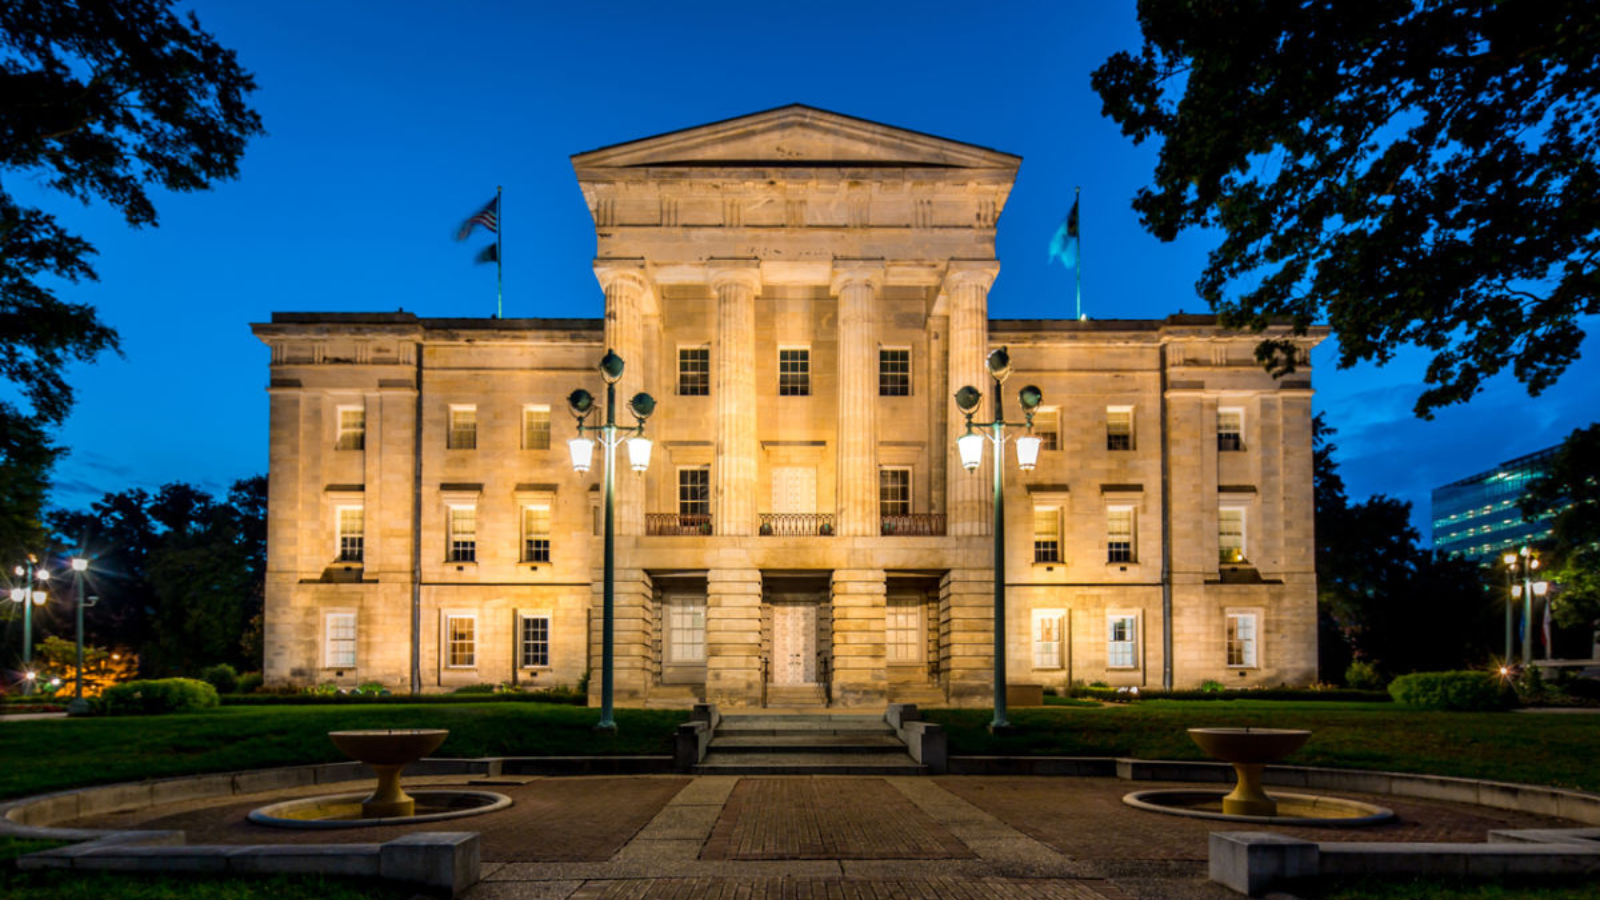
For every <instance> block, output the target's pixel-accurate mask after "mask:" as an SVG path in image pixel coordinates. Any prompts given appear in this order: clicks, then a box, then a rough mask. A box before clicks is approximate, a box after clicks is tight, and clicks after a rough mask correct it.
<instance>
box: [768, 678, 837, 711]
mask: <svg viewBox="0 0 1600 900" xmlns="http://www.w3.org/2000/svg"><path fill="white" fill-rule="evenodd" d="M827 705H828V697H827V695H826V694H824V693H823V692H822V685H820V684H769V685H767V706H769V707H772V708H776V709H821V708H823V707H825V706H827Z"/></svg>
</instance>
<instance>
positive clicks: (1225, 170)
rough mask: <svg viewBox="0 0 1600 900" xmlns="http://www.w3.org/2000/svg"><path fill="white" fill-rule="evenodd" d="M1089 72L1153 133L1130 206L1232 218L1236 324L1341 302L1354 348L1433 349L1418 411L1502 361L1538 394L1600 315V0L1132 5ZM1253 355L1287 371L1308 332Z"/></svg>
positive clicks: (1187, 221)
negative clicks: (1130, 20) (1599, 6)
mask: <svg viewBox="0 0 1600 900" xmlns="http://www.w3.org/2000/svg"><path fill="white" fill-rule="evenodd" d="M1139 23H1140V26H1141V28H1142V30H1143V36H1144V42H1143V46H1142V47H1141V48H1140V50H1139V51H1138V52H1137V53H1129V52H1126V51H1124V52H1119V53H1116V54H1115V55H1113V56H1112V57H1111V58H1110V59H1108V60H1107V61H1106V62H1105V63H1104V64H1103V65H1101V66H1100V68H1099V69H1097V70H1096V71H1095V72H1094V74H1093V78H1092V82H1093V85H1094V88H1095V90H1096V91H1098V92H1099V94H1100V97H1101V99H1102V101H1103V103H1104V110H1103V111H1104V114H1105V115H1107V116H1109V117H1111V118H1112V119H1114V120H1115V121H1116V122H1117V123H1118V124H1119V125H1120V126H1121V127H1122V131H1123V133H1124V134H1125V135H1127V136H1129V137H1130V138H1132V139H1133V140H1134V142H1135V143H1139V142H1142V141H1145V140H1150V139H1155V140H1158V141H1160V142H1161V147H1160V156H1159V161H1158V163H1157V165H1156V170H1155V174H1154V182H1153V184H1152V185H1151V186H1149V187H1146V188H1144V189H1141V190H1140V191H1139V193H1138V195H1137V197H1136V198H1135V200H1134V203H1133V206H1134V209H1135V210H1137V211H1138V213H1139V214H1140V216H1141V217H1142V219H1143V223H1144V226H1145V228H1146V229H1147V230H1149V231H1150V232H1151V233H1152V234H1154V235H1156V236H1157V237H1158V238H1161V239H1162V240H1172V239H1173V238H1174V237H1176V236H1177V235H1178V233H1179V232H1181V231H1183V230H1184V229H1188V228H1197V227H1198V228H1210V229H1217V230H1219V231H1220V232H1221V233H1222V239H1221V243H1220V244H1219V245H1218V246H1217V247H1216V248H1215V249H1214V250H1213V251H1212V252H1211V254H1210V257H1209V260H1208V263H1207V266H1206V269H1205V271H1204V273H1203V274H1202V275H1201V277H1200V280H1199V282H1198V284H1197V285H1196V287H1197V290H1198V291H1199V293H1200V295H1201V296H1202V297H1203V298H1205V299H1206V300H1207V301H1208V302H1210V303H1211V304H1212V306H1213V308H1215V309H1217V310H1218V312H1219V313H1220V314H1221V318H1222V320H1223V321H1224V323H1225V324H1230V325H1236V326H1247V327H1251V328H1254V329H1256V330H1258V331H1259V330H1260V329H1261V328H1263V327H1264V326H1265V325H1266V323H1267V322H1268V320H1269V318H1272V317H1289V318H1290V319H1291V320H1292V321H1293V323H1294V325H1295V327H1296V329H1297V330H1299V331H1301V332H1302V333H1303V332H1304V330H1305V329H1306V328H1307V326H1309V325H1310V324H1311V323H1312V322H1313V321H1317V320H1325V321H1327V322H1328V323H1329V324H1330V325H1331V326H1332V327H1333V330H1334V331H1335V333H1336V334H1337V336H1338V339H1339V354H1340V356H1339V365H1340V366H1341V367H1347V366H1350V365H1353V364H1354V363H1356V362H1357V361H1359V360H1377V361H1379V362H1383V361H1387V360H1388V359H1389V358H1390V357H1391V356H1392V355H1393V353H1394V352H1395V350H1396V349H1397V348H1398V347H1400V346H1401V345H1406V344H1411V345H1417V346H1420V347H1423V348H1426V349H1427V350H1428V351H1431V353H1432V358H1431V362H1430V364H1429V366H1428V369H1427V374H1426V382H1427V384H1428V388H1427V389H1426V390H1425V391H1424V392H1423V393H1422V394H1421V396H1420V397H1419V399H1418V400H1417V403H1416V412H1417V414H1418V415H1422V416H1428V415H1430V414H1431V411H1432V410H1434V409H1437V408H1438V407H1441V406H1445V405H1448V404H1451V403H1457V402H1462V401H1465V400H1467V399H1468V398H1470V397H1472V396H1473V395H1474V394H1475V393H1476V392H1477V391H1478V390H1479V389H1480V387H1481V385H1482V382H1483V381H1484V379H1485V378H1487V377H1489V376H1491V375H1493V374H1495V373H1497V372H1499V371H1501V370H1502V369H1503V368H1504V367H1505V366H1507V365H1510V367H1511V369H1512V371H1513V372H1514V373H1515V375H1516V377H1517V378H1518V379H1519V380H1521V381H1522V382H1523V383H1524V384H1525V385H1526V386H1527V388H1528V390H1529V392H1530V393H1532V394H1538V393H1539V392H1540V391H1542V390H1543V389H1545V388H1547V387H1549V386H1550V385H1551V384H1552V383H1553V382H1554V381H1555V380H1556V378H1557V377H1558V376H1560V374H1561V373H1562V372H1563V371H1564V370H1565V369H1566V367H1567V366H1568V365H1569V364H1570V363H1571V362H1572V361H1573V360H1574V359H1576V358H1577V356H1578V352H1579V346H1580V344H1581V342H1582V340H1583V337H1584V331H1583V328H1582V326H1581V324H1580V319H1579V317H1580V316H1581V315H1584V314H1593V313H1597V312H1600V270H1597V266H1600V263H1597V257H1600V16H1596V15H1595V14H1594V9H1593V6H1592V4H1590V3H1588V2H1587V0H1354V2H1344V0H1340V2H1333V0H1300V2H1267V0H1207V2H1194V0H1140V3H1139ZM1257 356H1258V358H1260V359H1261V361H1262V362H1263V363H1264V364H1267V365H1268V366H1270V367H1272V368H1273V369H1274V371H1276V372H1279V373H1283V372H1287V371H1291V370H1292V369H1293V366H1294V356H1293V345H1292V343H1291V342H1289V341H1286V340H1269V341H1265V342H1263V343H1262V344H1261V345H1260V346H1259V347H1258V349H1257Z"/></svg>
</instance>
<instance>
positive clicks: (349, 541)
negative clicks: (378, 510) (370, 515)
mask: <svg viewBox="0 0 1600 900" xmlns="http://www.w3.org/2000/svg"><path fill="white" fill-rule="evenodd" d="M338 517H339V561H340V562H361V555H362V553H363V551H365V549H366V548H365V546H364V544H365V543H366V513H365V511H364V510H363V509H362V508H361V507H359V506H341V507H339V511H338Z"/></svg>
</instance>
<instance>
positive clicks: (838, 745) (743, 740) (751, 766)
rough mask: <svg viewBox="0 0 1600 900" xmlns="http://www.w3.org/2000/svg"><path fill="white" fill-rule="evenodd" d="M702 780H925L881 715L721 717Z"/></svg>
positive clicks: (708, 749)
mask: <svg viewBox="0 0 1600 900" xmlns="http://www.w3.org/2000/svg"><path fill="white" fill-rule="evenodd" d="M695 772H696V773H697V774H701V775H922V774H926V772H927V769H926V768H925V767H924V766H922V765H921V764H919V763H917V762H916V761H915V760H913V759H912V758H911V756H910V755H909V754H908V753H907V752H906V747H905V744H903V743H901V741H900V739H899V738H898V737H897V736H896V735H895V733H894V729H893V728H891V727H890V726H889V723H887V722H885V721H884V720H883V717H882V716H880V715H863V714H851V713H816V714H811V715H772V714H770V713H767V714H760V713H758V714H752V715H729V716H723V717H722V720H721V722H720V723H719V724H718V725H717V730H716V733H715V734H713V735H712V737H711V742H710V744H709V745H708V746H707V747H706V757H705V759H704V760H702V761H701V762H700V764H699V765H697V766H695Z"/></svg>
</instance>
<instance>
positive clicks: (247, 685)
mask: <svg viewBox="0 0 1600 900" xmlns="http://www.w3.org/2000/svg"><path fill="white" fill-rule="evenodd" d="M262 683H263V679H262V677H261V673H260V672H246V673H244V674H243V675H240V676H239V687H238V689H237V691H236V692H237V693H240V694H254V693H255V692H256V691H259V690H261V685H262Z"/></svg>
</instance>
